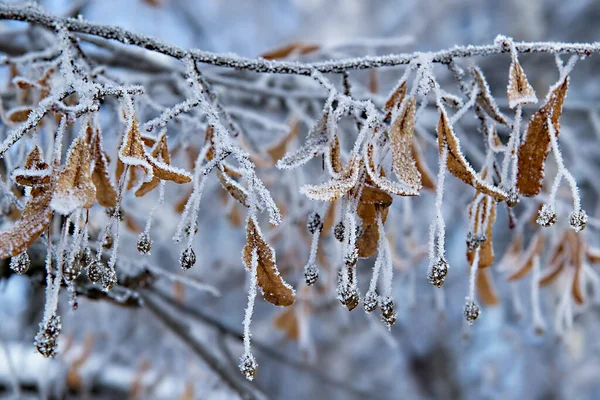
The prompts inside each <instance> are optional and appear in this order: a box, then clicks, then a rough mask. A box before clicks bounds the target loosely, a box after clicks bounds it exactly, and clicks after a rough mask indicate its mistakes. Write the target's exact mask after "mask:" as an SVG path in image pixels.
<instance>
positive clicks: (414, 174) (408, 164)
mask: <svg viewBox="0 0 600 400" xmlns="http://www.w3.org/2000/svg"><path fill="white" fill-rule="evenodd" d="M416 107H417V100H416V98H415V97H411V98H409V99H407V100H406V101H405V102H404V105H403V106H402V110H401V112H400V115H399V116H398V117H397V118H396V119H395V120H394V122H393V123H392V126H391V128H390V145H391V147H392V169H393V171H394V173H395V174H396V176H397V177H398V179H399V180H400V182H403V183H405V184H406V185H408V186H409V187H411V188H412V189H413V190H414V191H417V192H418V191H419V190H421V174H420V173H419V170H418V169H417V166H416V165H415V159H414V158H413V155H412V153H413V151H412V147H413V142H414V140H415V138H414V136H415V112H416Z"/></svg>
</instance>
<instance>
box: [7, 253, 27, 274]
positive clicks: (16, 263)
mask: <svg viewBox="0 0 600 400" xmlns="http://www.w3.org/2000/svg"><path fill="white" fill-rule="evenodd" d="M30 265H31V261H30V260H29V255H28V254H27V252H26V251H24V252H22V253H21V254H19V255H16V256H14V257H12V258H11V259H10V269H12V270H13V271H15V272H16V273H17V274H19V275H23V274H24V273H25V272H27V270H28V269H29V266H30Z"/></svg>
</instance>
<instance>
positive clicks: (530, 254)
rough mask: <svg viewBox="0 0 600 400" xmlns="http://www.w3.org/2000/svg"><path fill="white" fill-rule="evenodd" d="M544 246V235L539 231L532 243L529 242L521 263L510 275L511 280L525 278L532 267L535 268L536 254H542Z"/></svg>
mask: <svg viewBox="0 0 600 400" xmlns="http://www.w3.org/2000/svg"><path fill="white" fill-rule="evenodd" d="M543 248H544V237H543V236H542V233H541V232H538V233H537V234H536V235H535V237H534V238H533V239H531V243H529V247H527V252H526V253H525V256H524V258H523V259H522V260H521V265H520V266H519V268H517V270H516V271H514V272H513V273H512V274H510V275H509V276H508V278H507V279H508V280H509V281H518V280H519V279H522V278H524V277H525V276H527V274H529V272H530V271H531V269H532V268H533V259H534V258H535V256H536V255H538V256H539V255H540V254H541V253H542V250H543Z"/></svg>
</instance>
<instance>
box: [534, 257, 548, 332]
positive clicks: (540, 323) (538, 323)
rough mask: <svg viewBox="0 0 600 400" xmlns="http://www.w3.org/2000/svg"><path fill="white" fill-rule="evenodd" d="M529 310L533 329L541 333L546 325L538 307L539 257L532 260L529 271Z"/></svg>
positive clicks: (539, 306)
mask: <svg viewBox="0 0 600 400" xmlns="http://www.w3.org/2000/svg"><path fill="white" fill-rule="evenodd" d="M531 308H532V310H533V328H534V329H535V330H536V332H537V331H543V330H544V328H545V326H546V323H545V322H544V317H542V309H541V305H540V256H538V255H535V256H534V258H533V268H532V271H531Z"/></svg>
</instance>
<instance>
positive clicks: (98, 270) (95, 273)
mask: <svg viewBox="0 0 600 400" xmlns="http://www.w3.org/2000/svg"><path fill="white" fill-rule="evenodd" d="M103 269H104V268H103V266H102V264H101V262H100V261H98V260H96V259H94V260H92V262H91V263H90V265H89V266H88V268H87V276H88V279H89V280H90V282H92V283H98V282H100V280H101V279H102V275H103V274H102V270H103Z"/></svg>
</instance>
